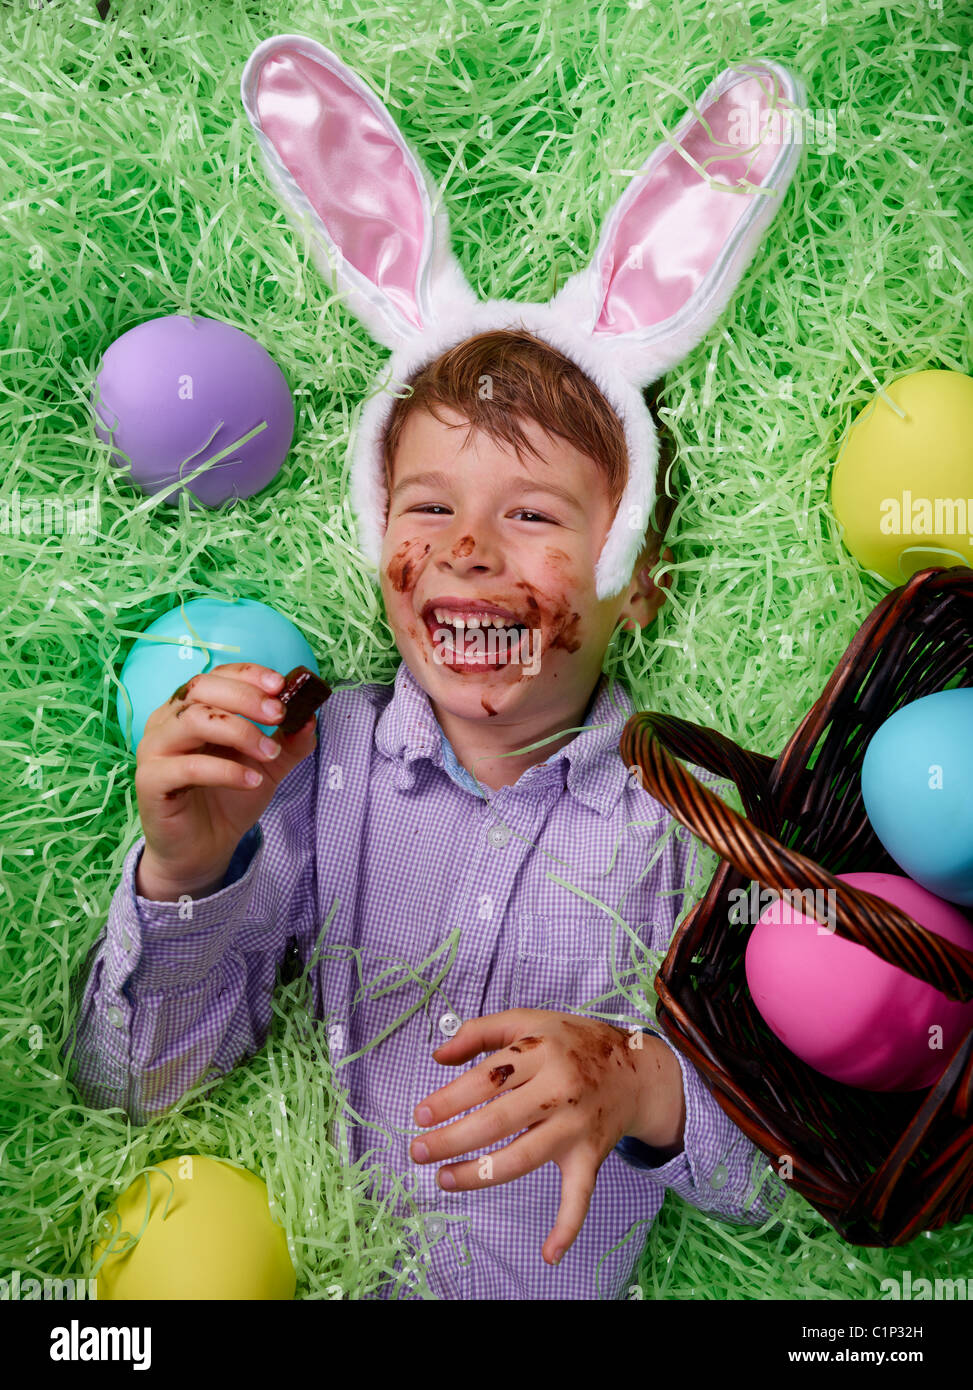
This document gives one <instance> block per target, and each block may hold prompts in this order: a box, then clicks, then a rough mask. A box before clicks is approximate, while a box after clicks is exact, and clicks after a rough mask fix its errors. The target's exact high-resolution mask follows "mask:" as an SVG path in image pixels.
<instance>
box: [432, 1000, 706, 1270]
mask: <svg viewBox="0 0 973 1390" xmlns="http://www.w3.org/2000/svg"><path fill="white" fill-rule="evenodd" d="M496 1049H500V1050H499V1051H496ZM486 1051H489V1052H492V1053H493V1055H492V1056H490V1057H488V1058H486V1060H484V1061H483V1062H481V1063H480V1064H479V1065H478V1066H475V1067H471V1068H470V1069H469V1070H468V1071H466V1072H464V1073H463V1075H462V1076H459V1077H457V1078H456V1080H455V1081H451V1082H450V1083H449V1084H448V1085H446V1086H443V1087H441V1088H440V1089H439V1090H438V1091H433V1093H432V1094H431V1095H429V1096H427V1097H426V1099H425V1100H423V1101H421V1102H420V1104H419V1105H418V1106H417V1107H416V1110H415V1122H416V1124H419V1125H423V1126H428V1125H438V1124H442V1122H443V1121H444V1120H448V1119H450V1117H451V1116H453V1115H459V1114H461V1113H462V1112H463V1111H464V1110H470V1109H471V1108H472V1107H473V1106H482V1108H481V1109H479V1110H477V1111H476V1113H475V1114H473V1115H468V1116H466V1118H465V1119H462V1120H457V1121H456V1122H455V1123H454V1124H451V1125H447V1126H446V1127H445V1128H443V1129H437V1130H434V1131H433V1132H432V1133H429V1134H423V1135H422V1136H421V1138H419V1139H415V1140H413V1142H412V1148H411V1154H412V1157H413V1159H414V1160H415V1161H416V1162H420V1163H437V1162H439V1161H440V1160H442V1159H444V1158H455V1157H457V1156H458V1155H460V1154H464V1153H469V1152H470V1150H472V1149H482V1148H487V1147H489V1146H490V1145H493V1144H495V1143H497V1141H498V1140H500V1139H503V1138H506V1137H507V1136H508V1135H513V1134H517V1135H520V1137H519V1138H518V1139H515V1140H514V1142H513V1143H512V1144H507V1145H506V1147H505V1148H503V1149H500V1150H498V1151H497V1152H495V1153H491V1154H488V1155H484V1156H483V1157H481V1158H474V1159H470V1160H468V1161H467V1162H465V1163H456V1164H453V1165H451V1166H450V1167H448V1168H443V1169H441V1170H440V1173H439V1183H440V1186H441V1187H447V1183H446V1182H444V1181H443V1179H444V1176H445V1175H447V1174H448V1175H450V1176H452V1178H453V1179H454V1181H453V1183H452V1184H451V1186H452V1187H453V1188H454V1189H457V1190H458V1189H464V1190H465V1189H469V1188H477V1187H492V1186H494V1185H495V1184H497V1183H504V1182H511V1181H512V1180H513V1179H514V1178H519V1177H522V1176H523V1175H524V1174H525V1173H530V1172H532V1171H533V1170H534V1169H535V1168H540V1167H541V1165H542V1164H544V1163H548V1162H551V1161H553V1162H554V1163H556V1164H557V1166H558V1168H559V1169H560V1170H561V1205H560V1208H559V1210H558V1215H557V1221H556V1222H555V1225H554V1229H553V1230H552V1231H551V1232H550V1234H549V1235H548V1237H547V1240H546V1241H545V1242H544V1246H543V1249H542V1254H543V1256H544V1258H545V1260H547V1262H548V1263H549V1264H556V1263H557V1262H558V1260H559V1259H560V1256H561V1255H562V1254H563V1253H564V1251H565V1250H567V1249H568V1247H569V1246H570V1245H571V1244H572V1242H573V1241H574V1240H575V1238H576V1237H577V1235H578V1232H579V1231H580V1230H581V1227H582V1225H583V1223H584V1219H585V1216H586V1215H587V1213H588V1206H589V1204H590V1202H591V1194H592V1193H593V1191H594V1187H595V1180H596V1178H597V1176H598V1170H599V1168H600V1167H601V1165H602V1163H603V1162H604V1160H605V1159H606V1158H607V1157H608V1155H609V1154H610V1153H611V1151H612V1149H613V1148H614V1147H615V1145H616V1144H617V1143H618V1141H619V1139H621V1138H622V1136H623V1135H626V1134H628V1135H633V1136H634V1137H636V1138H639V1139H641V1140H642V1141H643V1143H646V1144H649V1145H650V1146H652V1147H655V1148H665V1149H669V1148H671V1149H673V1152H674V1153H676V1152H678V1151H679V1147H680V1146H681V1144H682V1137H683V1127H684V1124H685V1112H684V1101H683V1090H682V1073H681V1071H680V1068H679V1063H678V1061H677V1060H676V1058H675V1056H674V1055H673V1053H672V1051H671V1049H670V1048H669V1047H668V1046H667V1045H666V1044H665V1043H664V1042H662V1041H661V1039H659V1038H656V1037H653V1036H651V1035H650V1034H644V1033H642V1032H641V1030H640V1029H633V1030H631V1032H626V1031H625V1030H623V1029H621V1028H615V1027H614V1026H612V1025H611V1024H609V1023H602V1022H600V1021H599V1020H595V1019H588V1018H582V1017H580V1016H578V1015H576V1014H562V1013H555V1012H553V1011H552V1010H548V1009H507V1010H505V1011H504V1012H503V1013H498V1014H487V1015H485V1016H484V1017H483V1018H474V1019H469V1020H468V1021H467V1022H466V1023H464V1024H463V1026H462V1027H461V1028H460V1029H459V1031H458V1032H457V1033H456V1035H455V1036H454V1037H452V1038H450V1040H449V1041H448V1042H445V1043H443V1045H442V1046H441V1047H438V1048H437V1049H436V1050H435V1052H434V1053H433V1056H434V1057H435V1059H436V1061H437V1062H441V1063H442V1064H443V1065H445V1066H457V1065H458V1064H459V1063H461V1062H466V1061H469V1059H470V1058H471V1057H476V1056H477V1055H478V1054H479V1053H480V1052H486ZM488 1100H490V1101H492V1102H493V1103H492V1104H491V1105H483V1102H484V1101H488ZM522 1130H526V1133H524V1134H522V1133H521V1131H522ZM422 1145H424V1146H425V1149H426V1155H425V1156H423V1154H422V1150H421V1147H420V1146H422ZM663 1161H664V1160H663Z"/></svg>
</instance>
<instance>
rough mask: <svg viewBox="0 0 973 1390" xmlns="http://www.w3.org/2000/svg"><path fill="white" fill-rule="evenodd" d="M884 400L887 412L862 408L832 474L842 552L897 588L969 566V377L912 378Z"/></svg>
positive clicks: (972, 481) (879, 405) (972, 514)
mask: <svg viewBox="0 0 973 1390" xmlns="http://www.w3.org/2000/svg"><path fill="white" fill-rule="evenodd" d="M884 393H885V395H886V396H887V397H888V398H889V400H891V401H892V402H894V406H893V405H890V404H888V402H887V401H885V400H883V399H882V396H880V395H876V396H875V397H874V399H873V400H871V401H870V402H869V403H868V405H866V406H865V408H864V410H862V412H861V413H860V414H859V415H858V417H857V418H856V419H855V421H854V423H853V424H852V426H851V428H850V429H849V431H848V433H847V435H846V436H845V440H844V443H843V445H842V447H841V450H840V452H839V454H838V459H837V462H836V464H835V468H834V473H833V474H832V478H831V505H832V508H833V510H834V514H835V517H836V518H837V520H838V521H839V523H840V524H841V527H842V530H843V537H842V539H843V540H844V543H845V545H846V546H847V547H848V549H849V550H850V551H851V553H852V555H854V557H855V559H856V560H857V561H858V563H859V564H860V565H863V566H864V568H865V569H869V570H874V571H875V572H876V573H878V574H880V575H881V576H882V577H883V578H884V579H886V580H888V582H889V583H890V584H895V585H898V584H904V583H905V581H906V580H907V579H908V578H909V577H910V575H913V574H915V572H916V570H920V569H926V568H928V567H929V566H931V565H941V566H944V567H946V568H948V567H949V566H951V565H970V566H973V377H969V376H966V375H965V374H964V373H963V372H947V371H928V372H912V373H911V374H910V375H909V376H902V377H899V378H898V379H897V380H896V381H893V382H892V383H891V385H890V386H886V387H885V388H884ZM895 406H897V407H898V411H897V410H896V409H895V408H894V407H895ZM899 412H901V414H900V413H899Z"/></svg>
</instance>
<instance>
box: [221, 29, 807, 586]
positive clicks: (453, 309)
mask: <svg viewBox="0 0 973 1390" xmlns="http://www.w3.org/2000/svg"><path fill="white" fill-rule="evenodd" d="M240 87H241V94H242V99H243V105H244V108H245V110H246V113H247V116H248V117H249V120H250V122H251V124H252V126H253V128H254V131H255V132H256V136H257V140H258V143H259V147H260V150H261V154H262V157H263V161H264V165H265V167H266V169H267V171H268V174H269V176H270V178H271V180H272V183H273V185H274V187H275V188H276V190H277V192H278V194H279V196H280V198H281V200H282V202H283V204H284V207H285V211H286V212H287V214H288V216H289V218H290V220H291V222H292V223H293V224H294V225H295V226H296V227H297V228H298V229H307V230H309V232H310V237H311V248H312V255H313V257H314V260H315V263H316V264H317V265H318V267H319V269H321V270H322V271H324V272H325V273H326V274H328V275H330V273H331V272H332V271H334V273H335V275H336V279H337V282H338V285H339V287H340V288H341V290H342V291H343V292H344V295H345V298H346V302H347V304H348V306H349V308H350V309H351V310H352V312H353V313H354V314H355V315H356V316H357V317H358V318H359V319H361V321H362V322H363V323H364V324H365V326H366V327H367V328H368V330H369V332H370V333H371V335H372V336H373V337H374V338H375V339H376V340H377V341H378V342H380V343H382V344H384V345H385V346H386V347H388V348H390V349H391V350H392V358H391V361H390V363H389V364H388V367H387V369H390V370H391V378H390V380H391V381H392V382H393V383H395V382H399V383H403V382H406V381H407V380H408V379H409V377H410V376H411V375H412V374H413V373H414V372H415V371H417V370H419V369H420V368H421V367H423V366H425V365H426V364H427V363H428V362H430V361H432V360H433V359H434V358H435V357H438V356H439V355H440V353H442V352H445V351H446V350H447V349H448V348H451V347H454V346H455V345H456V344H458V343H461V342H463V341H465V340H466V339H467V338H470V337H473V336H474V335H475V334H477V333H481V332H485V331H487V330H495V329H509V328H516V327H519V326H523V327H525V328H526V329H527V330H528V331H529V332H531V333H533V334H535V335H536V336H537V337H538V338H541V339H543V340H544V341H545V342H547V343H549V344H550V345H551V346H552V347H554V348H557V349H558V350H559V351H560V352H561V353H563V354H564V356H565V357H567V358H569V359H570V360H571V361H573V362H574V363H575V364H576V365H577V366H578V367H580V368H581V370H582V371H584V372H585V373H586V374H587V376H588V377H590V379H591V380H592V381H593V382H594V383H595V385H596V386H597V387H598V388H599V389H600V390H601V392H602V394H603V395H604V397H605V399H606V400H607V401H608V403H609V404H610V405H611V406H612V408H613V409H614V410H615V412H616V414H617V415H618V417H619V419H620V420H621V422H622V426H623V428H624V431H625V441H626V445H627V449H628V457H629V475H628V481H627V484H626V487H625V491H624V493H623V494H622V498H621V501H620V502H619V505H618V510H617V512H616V515H615V519H614V521H613V523H612V526H611V529H610V530H609V532H608V536H607V537H606V539H605V544H604V547H603V549H602V552H601V555H600V556H599V559H598V564H597V567H596V570H595V581H596V593H597V596H598V598H600V599H603V598H608V597H613V596H614V595H615V594H618V593H620V592H621V591H622V589H623V588H624V587H625V585H626V584H627V583H629V581H630V579H631V576H632V570H633V568H634V565H635V562H636V560H637V558H638V555H639V552H640V550H641V546H642V541H643V537H644V534H645V530H646V527H647V526H648V523H649V521H650V519H651V517H652V513H653V509H654V506H655V501H656V492H655V475H656V464H657V459H658V440H657V437H656V432H655V427H654V425H653V423H652V417H651V415H650V413H649V410H648V407H647V406H646V404H645V402H644V400H643V398H642V395H641V390H642V388H643V387H645V386H649V385H650V384H651V383H652V382H654V381H657V380H658V378H659V377H660V376H662V375H663V374H664V373H665V372H667V371H669V370H670V369H671V368H672V367H674V366H676V364H677V363H679V362H680V361H681V360H682V359H683V358H684V357H685V356H686V355H687V354H688V353H689V352H691V351H692V349H693V348H694V347H695V346H696V345H697V343H699V342H700V341H701V340H702V338H703V337H704V336H705V334H706V333H707V332H708V330H709V329H710V327H711V326H712V325H713V323H714V322H715V321H716V319H717V318H718V316H719V315H720V314H721V313H722V311H723V309H724V308H725V306H726V304H727V301H728V300H729V298H730V295H731V294H732V292H733V290H734V289H735V288H736V286H737V284H738V282H739V280H740V277H741V276H742V274H743V272H744V270H745V269H746V267H747V266H748V264H749V263H750V261H751V260H752V258H753V255H754V253H755V251H756V249H757V246H758V244H759V242H760V239H761V238H762V236H763V234H764V232H765V231H766V229H767V227H768V225H769V224H770V221H771V219H772V218H773V216H774V214H775V212H776V211H777V209H778V207H779V206H780V203H781V199H782V196H783V193H784V190H785V189H786V187H787V185H788V184H789V182H790V180H791V177H792V175H793V173H794V170H795V168H796V166H797V162H798V159H799V156H800V145H799V144H798V143H797V142H796V141H794V140H790V139H788V138H787V127H786V123H782V122H781V121H779V120H778V121H776V122H775V121H773V120H767V119H765V116H766V115H767V113H768V112H774V111H776V110H777V109H778V107H779V106H784V107H787V106H791V105H795V106H803V105H804V102H805V93H804V87H803V84H802V83H801V82H800V80H799V79H798V78H797V77H795V76H794V75H793V74H792V73H790V72H789V71H788V70H787V69H786V68H783V67H781V66H780V65H779V64H778V63H772V62H766V61H762V62H761V63H760V64H744V65H741V66H740V67H738V68H727V69H726V70H725V71H724V72H722V73H720V75H719V77H717V79H716V80H715V82H713V83H712V84H711V85H710V86H709V87H708V88H707V90H706V91H705V92H704V94H703V96H702V97H701V99H700V101H699V103H698V107H697V108H696V111H697V112H698V114H696V113H694V112H690V113H689V114H688V115H686V116H685V117H684V119H683V120H682V122H681V123H680V125H679V127H678V128H677V130H676V132H675V134H674V136H673V138H672V140H671V141H664V142H663V143H662V144H660V145H659V146H658V147H657V148H656V149H655V150H654V151H653V152H652V154H651V155H649V157H648V159H647V160H646V161H645V163H644V164H643V165H642V167H641V169H640V170H639V171H638V172H637V173H636V174H635V175H634V176H633V178H632V179H631V181H630V183H629V185H628V187H627V188H626V190H625V192H624V193H623V194H622V196H621V197H620V198H619V199H618V201H617V202H616V204H615V206H614V207H613V208H612V211H611V213H610V214H609V217H608V220H607V222H606V223H605V227H604V230H603V232H602V235H601V240H600V241H599V243H598V247H597V249H596V251H595V253H594V256H593V257H592V259H591V262H590V264H589V265H588V266H587V267H585V268H584V269H583V270H579V271H577V272H576V273H575V274H574V275H572V276H571V278H570V279H569V280H568V281H567V282H566V283H565V284H564V285H563V287H562V288H561V289H560V290H559V291H558V293H557V294H556V295H554V297H553V298H552V299H551V300H549V301H548V302H547V303H546V304H535V303H518V302H516V301H514V300H508V299H490V300H486V301H481V300H479V299H477V297H476V294H475V293H474V291H473V290H472V289H471V287H470V285H469V284H468V282H467V280H466V277H465V276H464V274H463V271H462V269H461V268H460V265H459V262H458V261H457V259H456V257H455V255H454V254H453V252H452V250H451V247H450V236H449V225H448V218H447V215H446V212H445V211H444V209H443V205H442V197H441V195H440V193H439V190H438V189H437V188H436V185H435V184H434V182H433V181H432V179H431V178H430V177H429V174H428V173H427V171H426V169H425V168H424V166H423V165H422V163H421V162H420V160H419V159H418V158H417V157H416V155H415V153H414V152H413V150H412V149H411V148H410V147H409V145H408V144H407V143H406V141H405V139H404V138H403V136H402V134H401V132H400V131H399V129H398V127H397V126H396V124H395V122H394V121H393V119H392V117H391V115H390V114H389V112H388V110H387V109H386V107H385V106H384V105H383V103H382V102H381V101H380V100H379V98H378V97H377V96H376V95H375V93H374V92H373V91H372V90H371V88H370V87H368V86H367V85H366V83H365V82H364V81H363V80H362V79H361V78H360V77H359V76H358V75H357V73H355V72H353V71H352V69H351V68H349V67H348V66H347V65H346V64H345V63H343V62H342V61H341V59H340V58H338V57H337V55H336V54H334V53H332V52H331V51H330V50H329V49H327V48H324V47H322V45H321V44H319V43H316V42H315V41H314V40H313V39H308V38H305V37H302V36H301V35H298V34H278V35H275V36H274V37H273V38H269V39H266V40H265V41H264V42H263V43H261V44H259V45H258V47H257V48H255V49H254V51H253V53H252V54H251V55H250V58H249V59H248V61H247V64H246V67H245V68H244V71H243V76H242V79H241V83H240ZM754 118H756V119H754ZM744 119H745V121H746V124H745V126H744V129H745V130H746V131H747V134H746V138H745V139H743V140H741V139H740V134H739V132H740V128H741V121H742V120H744ZM711 165H712V166H713V167H712V168H711V167H710V166H711ZM714 175H715V177H714ZM387 369H386V370H387ZM394 404H395V396H394V395H393V394H392V393H391V392H389V391H386V390H376V392H375V393H374V394H373V395H372V396H371V398H370V399H369V400H368V402H367V404H366V405H365V407H364V409H363V411H362V415H361V420H360V422H359V429H358V432H357V434H356V436H355V439H354V441H353V444H352V450H353V453H352V459H351V500H352V506H353V508H354V511H355V515H356V518H357V524H358V536H359V543H360V545H361V548H362V551H363V553H364V554H365V557H366V559H367V560H368V561H369V563H371V564H373V565H374V566H375V567H376V569H377V567H378V564H379V560H380V557H381V549H382V536H383V534H384V525H385V518H386V512H387V505H388V497H387V489H386V484H385V469H384V464H383V459H382V448H381V439H382V433H383V430H384V427H385V424H386V421H387V419H388V416H389V414H390V412H391V410H392V408H393V406H394Z"/></svg>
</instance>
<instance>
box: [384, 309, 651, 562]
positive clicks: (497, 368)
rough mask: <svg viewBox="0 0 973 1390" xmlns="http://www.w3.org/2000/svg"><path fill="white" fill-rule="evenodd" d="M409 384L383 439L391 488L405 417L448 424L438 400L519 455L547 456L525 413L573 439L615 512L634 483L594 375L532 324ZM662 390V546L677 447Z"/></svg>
mask: <svg viewBox="0 0 973 1390" xmlns="http://www.w3.org/2000/svg"><path fill="white" fill-rule="evenodd" d="M484 379H486V380H487V381H488V382H489V392H488V394H487V395H486V396H484V395H482V394H481V391H480V386H481V383H482V382H483V381H484ZM408 384H409V385H410V386H411V388H412V390H411V394H409V395H407V396H401V397H399V398H398V399H397V400H396V402H395V405H394V406H393V408H392V411H391V413H390V415H389V419H388V423H387V425H386V427H385V431H384V434H383V437H382V449H383V457H384V462H385V478H386V483H387V485H388V489H389V492H391V481H392V464H393V461H394V459H395V453H396V450H397V448H398V446H399V441H400V438H401V435H402V430H403V429H404V427H405V423H406V420H407V419H408V418H409V415H410V414H411V413H412V411H414V410H428V411H429V413H430V414H431V415H433V416H435V418H436V419H437V420H439V421H440V422H441V423H442V424H445V423H446V421H445V420H443V419H442V417H441V416H440V415H439V414H438V413H437V411H436V409H435V407H436V406H437V405H439V406H444V407H447V408H449V409H451V410H454V411H456V413H457V414H459V415H462V416H463V417H464V418H465V419H466V421H467V422H468V424H469V431H470V432H472V431H473V430H482V431H483V432H484V433H485V434H487V435H488V436H489V437H490V438H491V439H492V440H494V441H495V442H500V441H501V440H502V441H503V442H504V443H506V444H509V445H511V446H512V447H513V448H514V449H515V450H516V451H517V454H518V456H519V455H520V453H521V451H522V450H525V451H527V452H529V453H531V454H533V455H534V457H535V458H539V457H540V456H539V455H538V453H537V450H536V449H535V448H534V446H533V445H532V443H531V441H530V440H529V439H528V437H527V435H526V434H525V433H524V431H523V429H522V428H521V425H520V421H519V419H518V417H521V418H527V419H530V420H534V421H536V422H537V424H538V425H540V427H541V428H542V429H543V430H546V431H547V432H548V433H549V434H553V435H559V436H560V437H561V438H563V439H566V440H567V441H568V443H569V444H572V445H573V446H574V447H575V448H576V449H577V450H578V451H579V453H582V454H585V455H586V456H587V457H588V458H591V459H593V460H594V461H595V463H596V464H597V465H598V467H599V468H600V469H601V471H602V473H603V474H604V475H605V480H606V483H607V486H608V495H609V500H610V503H611V509H612V517H613V518H614V516H615V512H616V511H617V508H618V503H619V501H620V500H621V496H622V493H623V492H624V490H625V484H626V482H627V481H628V450H627V448H626V445H625V432H624V430H623V429H622V423H621V421H620V420H619V418H618V416H617V415H616V414H615V412H614V410H612V408H611V406H610V405H609V404H608V402H607V401H606V400H605V397H604V396H603V395H602V393H601V392H600V391H599V389H598V387H597V386H596V385H595V384H594V382H593V381H592V380H591V379H590V377H588V376H586V375H585V373H584V372H583V371H581V369H580V367H577V366H576V365H575V364H574V363H573V362H572V361H571V360H570V359H569V358H567V357H565V356H564V355H563V353H560V352H558V351H557V349H556V348H554V347H552V346H551V345H550V344H549V343H546V342H544V341H543V340H542V339H540V338H537V337H535V336H534V334H533V333H529V332H528V331H527V330H526V329H510V330H497V331H491V332H487V333H479V334H477V335H476V336H475V337H473V338H467V339H466V340H465V341H464V342H462V343H459V344H458V345H457V346H456V347H454V348H450V349H449V350H448V351H447V352H444V353H443V354H442V355H441V356H440V357H438V358H436V360H435V361H433V362H430V363H428V364H427V365H426V366H425V367H423V368H422V369H421V370H420V371H418V372H416V373H415V374H414V376H413V377H412V379H411V381H410V382H409V383H408ZM659 390H660V385H656V386H654V387H652V388H647V389H646V390H645V391H643V393H642V394H643V398H644V400H645V403H646V405H647V406H648V408H649V411H650V413H651V415H652V418H653V421H654V423H655V425H656V429H657V431H658V434H659V441H660V450H659V467H658V474H657V482H658V488H657V491H658V492H659V494H660V495H659V499H658V503H657V506H656V512H655V517H654V525H651V526H650V527H649V529H648V531H647V533H646V544H647V545H648V544H650V543H651V542H654V541H656V540H657V541H658V548H659V549H660V550H661V545H662V540H663V538H664V537H665V532H666V526H667V525H668V521H669V517H670V516H671V513H672V509H673V506H674V505H675V503H674V499H672V498H667V497H666V496H665V491H666V489H667V475H668V473H669V470H670V467H671V450H670V448H669V438H668V431H666V430H665V429H664V428H663V427H662V426H661V425H660V423H659V420H658V417H657V415H656V413H655V410H656V407H657V405H658V395H659ZM454 428H461V427H460V426H454ZM467 437H468V436H467Z"/></svg>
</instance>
